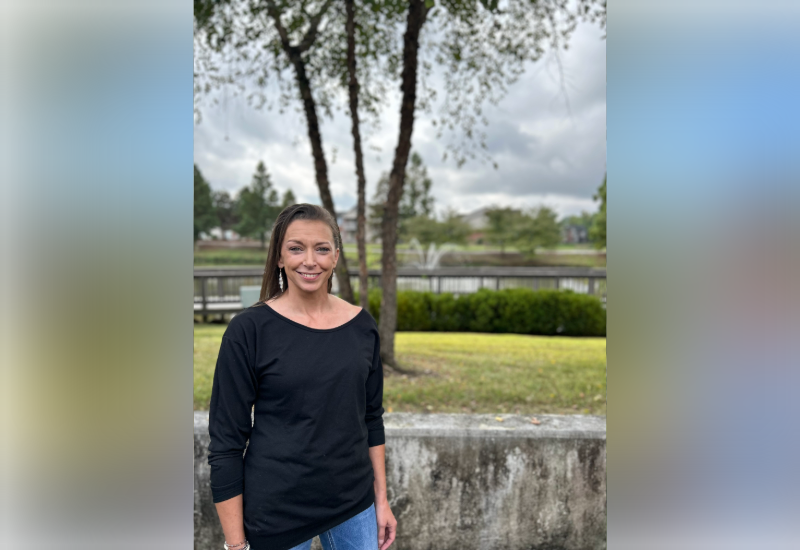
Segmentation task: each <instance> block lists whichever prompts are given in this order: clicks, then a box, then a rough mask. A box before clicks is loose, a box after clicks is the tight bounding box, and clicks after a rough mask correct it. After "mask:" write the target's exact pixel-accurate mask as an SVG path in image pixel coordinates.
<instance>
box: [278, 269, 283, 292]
mask: <svg viewBox="0 0 800 550" xmlns="http://www.w3.org/2000/svg"><path fill="white" fill-rule="evenodd" d="M278 288H280V289H281V292H283V277H281V268H280V267H279V268H278Z"/></svg>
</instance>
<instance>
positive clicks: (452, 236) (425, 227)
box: [403, 210, 472, 245]
mask: <svg viewBox="0 0 800 550" xmlns="http://www.w3.org/2000/svg"><path fill="white" fill-rule="evenodd" d="M403 226H404V228H405V234H406V235H407V237H408V238H409V239H410V238H415V239H417V240H418V241H419V242H420V244H422V245H429V244H431V243H435V244H464V243H466V241H467V237H468V236H469V234H470V233H471V232H472V228H471V227H470V226H469V224H467V223H466V222H465V221H464V220H462V219H461V216H459V215H458V214H456V213H455V212H454V211H452V210H450V211H448V212H447V213H446V214H445V215H444V217H443V219H442V220H437V219H436V218H435V217H432V216H425V215H420V216H415V217H413V218H409V219H407V220H405V221H404V222H403Z"/></svg>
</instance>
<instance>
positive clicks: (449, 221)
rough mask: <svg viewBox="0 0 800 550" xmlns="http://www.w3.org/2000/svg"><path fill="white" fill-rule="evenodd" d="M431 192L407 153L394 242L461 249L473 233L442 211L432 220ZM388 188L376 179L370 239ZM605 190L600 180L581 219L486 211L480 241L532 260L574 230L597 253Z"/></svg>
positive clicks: (421, 168)
mask: <svg viewBox="0 0 800 550" xmlns="http://www.w3.org/2000/svg"><path fill="white" fill-rule="evenodd" d="M432 187H433V181H432V180H431V178H430V177H429V176H428V170H427V168H426V167H425V165H424V163H423V160H422V157H421V156H420V155H419V154H418V153H416V152H412V153H411V156H410V158H409V166H408V168H407V170H406V175H405V185H404V188H403V193H402V195H401V198H400V204H399V209H398V217H399V222H398V240H399V241H401V242H409V241H410V240H411V239H413V238H416V239H417V240H418V241H419V242H420V244H422V245H428V244H430V243H437V244H444V243H450V244H465V243H466V242H467V240H468V239H469V237H470V235H472V234H474V233H476V230H475V229H473V228H472V227H471V226H470V225H469V224H468V223H467V222H465V221H464V219H463V217H462V216H461V215H460V214H459V213H457V212H456V211H455V210H453V209H447V210H445V211H444V213H443V214H442V215H440V216H437V215H436V214H435V212H434V198H433V196H432V195H431V189H432ZM388 188H389V176H388V174H387V173H384V174H382V175H381V177H380V179H379V180H378V185H377V189H376V192H375V195H374V197H373V201H372V202H371V203H370V204H369V225H370V228H371V229H372V231H373V232H374V233H375V234H380V228H381V224H382V222H383V217H384V208H385V202H386V196H387V193H388ZM605 189H606V181H605V178H604V179H603V184H602V185H601V186H600V188H599V190H598V192H597V194H596V195H595V196H594V199H595V200H600V201H601V204H600V210H599V212H596V213H594V214H590V213H588V212H582V213H581V214H580V216H568V217H566V218H564V219H563V220H561V221H558V219H557V218H558V216H557V214H556V213H555V211H553V210H552V209H551V208H548V207H547V206H539V207H536V208H531V209H519V208H511V207H499V206H494V207H491V208H489V209H488V210H487V211H486V218H487V225H486V227H485V229H484V230H483V231H482V233H483V236H482V237H481V239H482V241H483V242H485V243H487V244H493V245H496V246H498V247H500V251H501V254H504V253H505V250H506V247H513V248H515V249H516V250H518V251H519V252H522V253H523V254H525V255H529V256H532V255H534V254H535V251H536V249H537V248H552V247H554V246H556V245H558V244H559V243H561V242H562V238H563V229H564V228H565V227H566V226H569V225H573V226H579V227H582V228H584V229H585V231H586V233H587V236H588V239H589V241H590V242H592V243H594V244H595V245H596V246H597V247H598V248H604V247H605V245H606V244H605V212H606V198H605V197H606V191H605Z"/></svg>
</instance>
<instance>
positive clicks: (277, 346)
mask: <svg viewBox="0 0 800 550" xmlns="http://www.w3.org/2000/svg"><path fill="white" fill-rule="evenodd" d="M382 401H383V369H382V366H381V361H380V340H379V337H378V327H377V325H376V323H375V320H374V319H373V318H372V316H371V315H370V314H369V313H368V312H366V311H365V310H364V309H361V311H359V312H358V313H357V314H356V315H355V316H354V317H353V318H352V319H350V320H349V321H347V322H345V323H343V324H342V325H339V326H337V327H333V328H329V329H315V328H311V327H307V326H305V325H302V324H300V323H298V322H296V321H293V320H291V319H289V318H288V317H285V316H283V315H281V314H280V313H278V312H277V311H275V310H274V309H272V308H271V307H270V306H268V305H266V304H264V303H259V304H256V305H254V306H252V307H249V308H247V309H246V310H244V311H243V312H241V313H239V314H237V315H236V316H235V317H234V318H233V319H232V320H231V322H230V324H229V325H228V327H227V329H226V330H225V334H224V335H223V337H222V342H221V344H220V351H219V357H218V359H217V365H216V369H215V371H214V381H213V384H212V390H211V403H210V407H209V426H208V431H209V436H210V443H209V454H208V463H209V466H210V470H211V492H212V496H213V500H214V502H222V501H224V500H228V499H230V498H233V497H235V496H238V495H243V504H244V529H245V535H246V536H247V540H248V541H250V545H251V547H252V549H253V550H288V549H290V548H292V547H294V546H297V545H298V544H300V543H302V542H305V541H307V540H309V539H311V538H313V537H314V536H317V535H319V534H321V533H324V532H325V531H327V530H328V529H331V528H332V527H335V526H337V525H339V524H340V523H343V522H344V521H346V520H348V519H350V518H351V517H353V516H355V515H357V514H359V513H361V512H363V511H364V510H366V509H367V508H369V506H370V505H372V504H373V503H374V501H375V495H374V489H373V479H374V473H373V470H372V462H371V460H370V458H369V448H370V447H373V446H376V445H382V444H384V442H385V436H384V429H383V418H382V415H383V406H382ZM251 411H252V417H251ZM245 449H246V452H245Z"/></svg>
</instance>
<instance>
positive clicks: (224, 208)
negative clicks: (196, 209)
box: [213, 191, 239, 240]
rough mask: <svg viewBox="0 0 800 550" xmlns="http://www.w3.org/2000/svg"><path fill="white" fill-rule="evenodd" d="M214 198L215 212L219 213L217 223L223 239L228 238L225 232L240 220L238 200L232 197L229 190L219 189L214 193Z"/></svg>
mask: <svg viewBox="0 0 800 550" xmlns="http://www.w3.org/2000/svg"><path fill="white" fill-rule="evenodd" d="M213 198H214V212H215V213H216V215H217V223H218V225H219V228H220V230H221V231H222V240H226V237H225V232H226V231H227V230H228V229H231V228H233V227H234V226H235V225H236V224H237V223H238V222H239V218H238V216H237V214H236V200H234V199H233V198H231V196H230V194H229V193H228V192H227V191H217V192H215V193H214V196H213Z"/></svg>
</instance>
